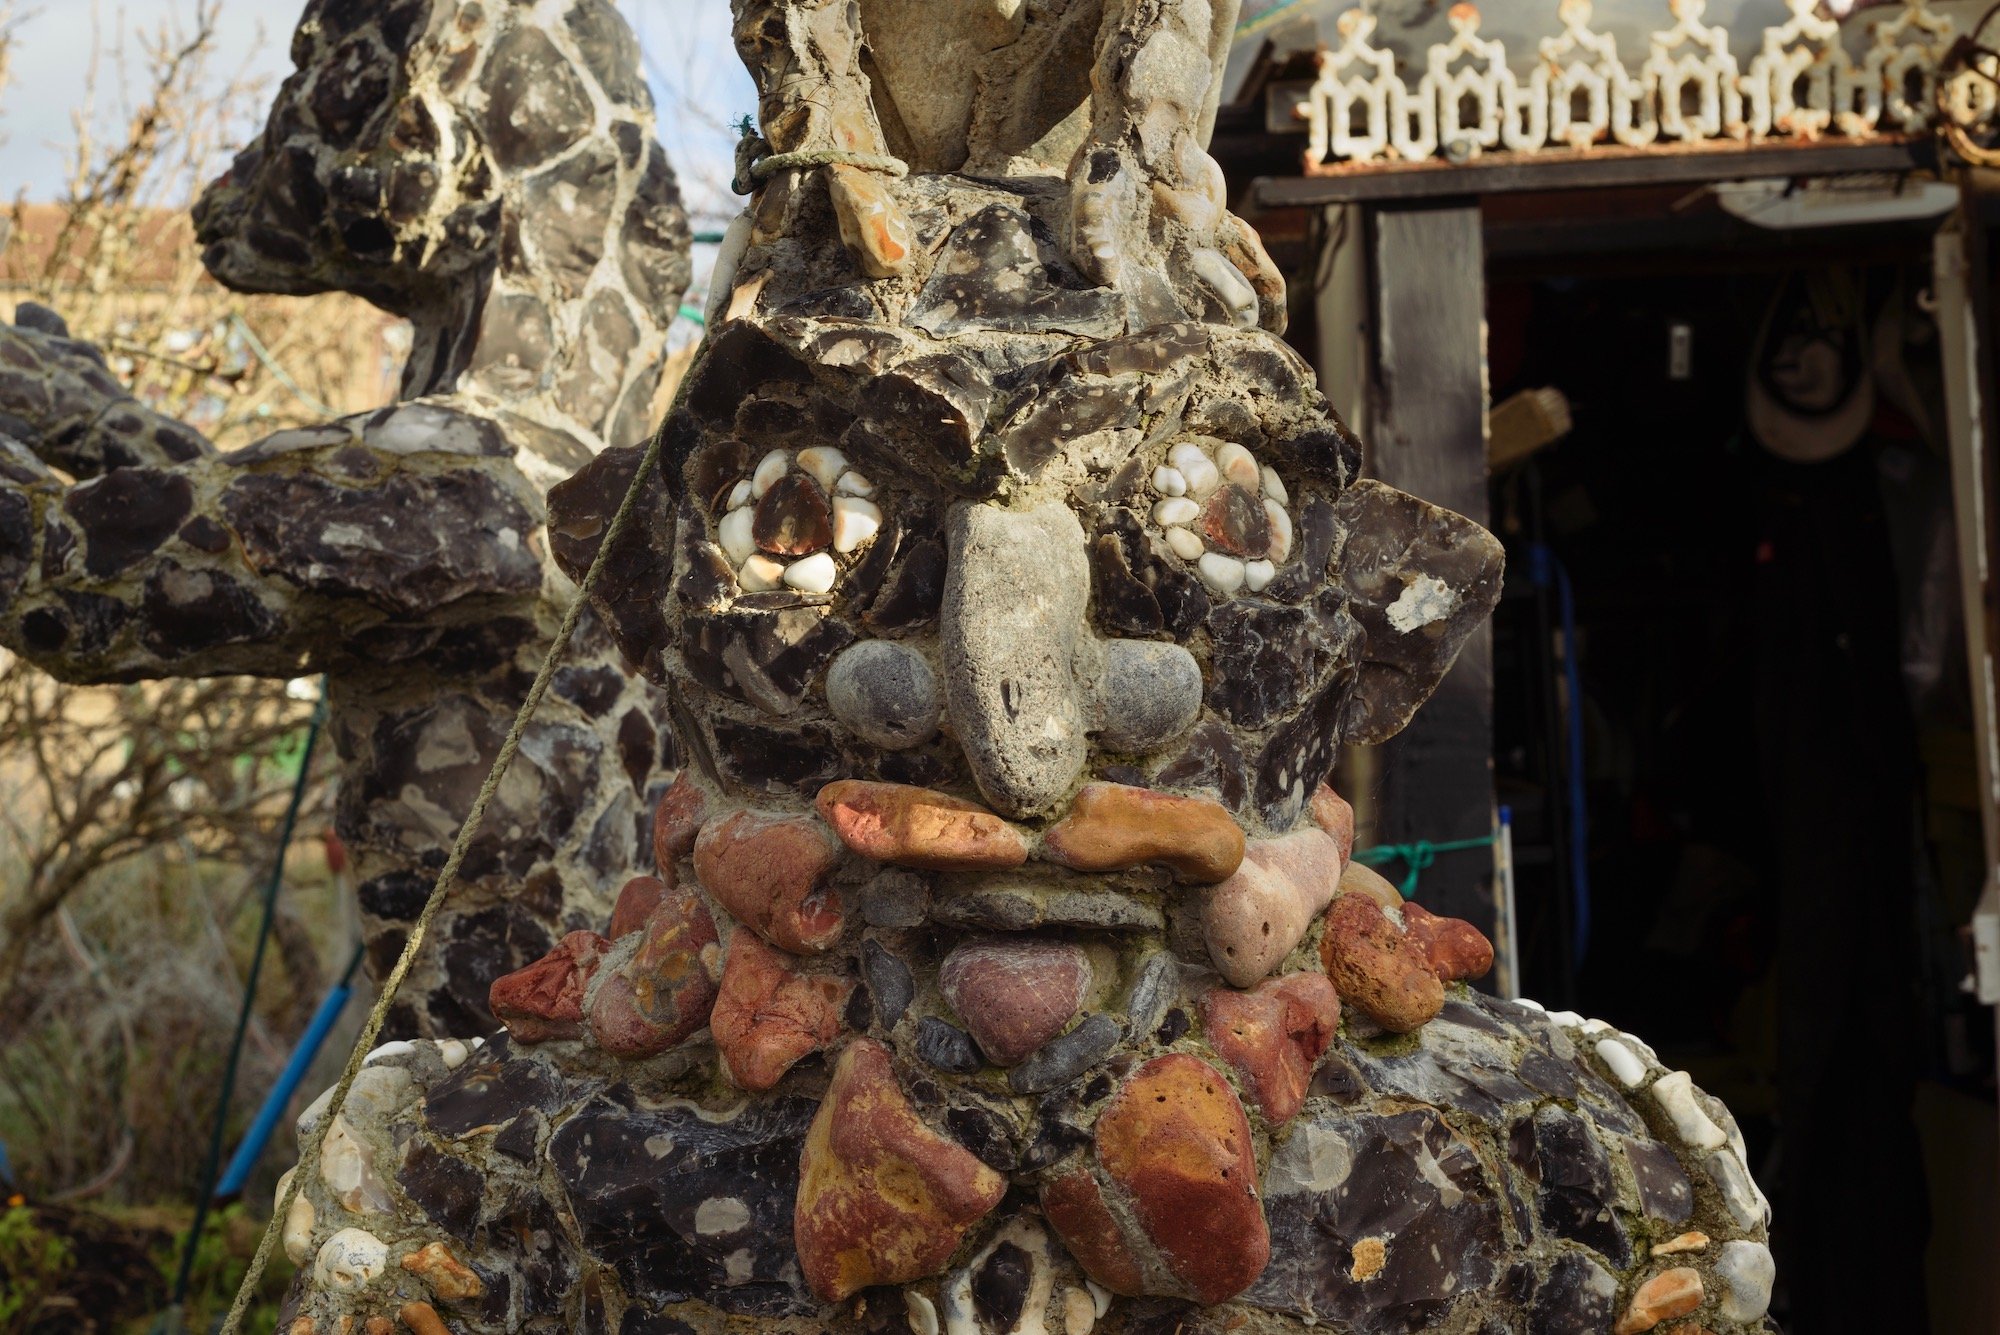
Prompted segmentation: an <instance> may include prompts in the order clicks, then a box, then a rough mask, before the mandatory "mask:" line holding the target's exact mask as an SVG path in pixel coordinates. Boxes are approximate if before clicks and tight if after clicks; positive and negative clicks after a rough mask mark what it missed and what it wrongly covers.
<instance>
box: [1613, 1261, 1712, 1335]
mask: <svg viewBox="0 0 2000 1335" xmlns="http://www.w3.org/2000/svg"><path fill="white" fill-rule="evenodd" d="M1707 1296H1708V1295H1707V1294H1706V1293H1704V1292H1703V1290H1702V1286H1701V1272H1700V1271H1698V1270H1696V1269H1694V1268H1693V1267H1691V1266H1676V1267H1674V1268H1673V1269H1672V1270H1663V1271H1661V1272H1660V1273H1659V1274H1657V1275H1655V1276H1653V1277H1652V1278H1651V1279H1649V1280H1647V1281H1646V1282H1645V1283H1644V1284H1641V1285H1640V1286H1639V1287H1638V1288H1637V1289H1636V1290H1634V1291H1633V1294H1632V1304H1631V1306H1629V1307H1627V1308H1626V1309H1625V1315H1624V1316H1621V1317H1619V1318H1618V1324H1617V1325H1615V1326H1613V1327H1612V1328H1611V1335H1642V1332H1644V1331H1649V1330H1651V1329H1652V1328H1653V1327H1655V1326H1657V1325H1659V1324H1660V1323H1661V1322H1662V1321H1669V1320H1672V1319H1673V1318H1674V1317H1677V1316H1686V1315H1687V1314H1688V1313H1689V1312H1692V1311H1693V1310H1694V1309H1695V1308H1697V1307H1700V1306H1701V1302H1702V1299H1703V1298H1705V1297H1707Z"/></svg>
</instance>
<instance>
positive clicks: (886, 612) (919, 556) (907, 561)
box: [861, 538, 945, 635]
mask: <svg viewBox="0 0 2000 1335" xmlns="http://www.w3.org/2000/svg"><path fill="white" fill-rule="evenodd" d="M944 582H945V553H944V544H943V543H941V542H939V541H938V540H937V539H936V538H918V539H917V540H916V541H915V542H913V543H910V544H909V545H908V546H907V547H906V548H905V554H904V555H903V557H902V559H901V560H899V561H898V562H897V563H896V566H895V569H894V571H893V572H892V573H891V574H890V576H889V579H888V583H887V584H885V585H884V586H883V588H882V592H881V593H880V594H878V595H877V596H876V598H875V600H874V602H873V603H872V604H870V606H869V608H868V610H867V612H865V613H864V614H863V615H862V618H861V620H862V623H863V624H864V625H866V626H867V627H868V628H869V629H870V630H872V631H875V632H876V633H877V634H881V635H903V634H908V633H909V632H911V631H914V630H919V629H921V628H923V627H925V626H928V625H931V624H932V623H933V622H935V621H936V620H937V618H938V609H939V608H940V607H941V606H943V604H944Z"/></svg>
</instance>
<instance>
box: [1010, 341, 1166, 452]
mask: <svg viewBox="0 0 2000 1335" xmlns="http://www.w3.org/2000/svg"><path fill="white" fill-rule="evenodd" d="M1057 367H1058V369H1059V370H1061V369H1063V368H1061V364H1060V363H1057ZM1145 389H1146V386H1145V384H1144V382H1142V381H1123V380H1097V379H1092V378H1087V377H1077V378H1068V377H1062V376H1059V377H1058V378H1057V379H1056V380H1055V381H1054V382H1053V383H1046V384H1038V385H1034V386H1032V387H1031V388H1030V389H1029V390H1028V392H1027V393H1026V394H1025V395H1024V396H1023V397H1022V398H1020V399H1018V400H1017V401H1016V403H1015V404H1014V405H1011V406H1010V410H1009V412H1008V419H1009V420H1008V422H1007V424H1006V425H1005V426H1004V427H1002V428H1000V431H999V433H998V434H999V436H1000V439H1001V440H1002V441H1003V445H1002V449H1003V451H1004V453H1005V456H1006V460H1007V466H1008V467H1009V468H1010V469H1012V470H1013V471H1014V472H1016V473H1019V474H1021V475H1023V476H1027V477H1032V476H1034V475H1035V474H1036V473H1039V472H1040V471H1041V470H1042V468H1043V467H1045V466H1046V465H1047V464H1048V463H1049V461H1050V460H1052V459H1054V458H1055V457H1056V456H1057V455H1058V454H1060V453H1062V452H1063V450H1064V448H1065V447H1066V446H1068V445H1069V443H1070V442H1071V441H1073V440H1075V439H1077V438H1078V437H1080V436H1087V435H1091V434H1092V433H1094V432H1098V431H1107V430H1110V429H1112V428H1114V427H1128V426H1137V425H1139V424H1140V422H1141V421H1142V420H1144V413H1143V410H1142V408H1141V406H1140V404H1139V402H1138V399H1139V396H1140V395H1141V394H1142V393H1144V391H1145Z"/></svg>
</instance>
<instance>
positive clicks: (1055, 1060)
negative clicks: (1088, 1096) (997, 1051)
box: [1007, 1011, 1125, 1094]
mask: <svg viewBox="0 0 2000 1335" xmlns="http://www.w3.org/2000/svg"><path fill="white" fill-rule="evenodd" d="M1124 1033H1125V1030H1124V1026H1122V1025H1120V1024H1119V1023H1118V1021H1117V1020H1116V1019H1114V1018H1112V1017H1111V1016H1109V1015H1106V1014H1104V1013H1103V1012H1101V1011H1100V1012H1098V1013H1097V1014H1095V1015H1091V1016H1088V1017H1086V1018H1085V1019H1084V1022H1083V1023H1082V1024H1080V1025H1078V1026H1077V1027H1076V1028H1074V1029H1072V1030H1070V1031H1069V1032H1068V1033H1067V1034H1061V1035H1059V1036H1057V1037H1055V1038H1052V1039H1050V1040H1049V1041H1048V1042H1046V1043H1044V1044H1042V1046H1041V1047H1040V1048H1038V1049H1036V1050H1035V1052H1034V1053H1033V1054H1032V1055H1030V1056H1029V1058H1028V1059H1027V1060H1026V1061H1024V1062H1022V1063H1021V1064H1020V1065H1019V1066H1016V1067H1015V1068H1014V1069H1013V1070H1011V1071H1009V1072H1007V1085H1008V1088H1010V1089H1012V1090H1013V1091H1014V1092H1015V1093H1016V1094H1046V1093H1048V1092H1049V1091H1050V1090H1052V1089H1055V1088H1056V1087H1058V1086H1060V1085H1066V1084H1068V1083H1069V1082H1070V1081H1072V1080H1074V1079H1076V1078H1077V1077H1078V1076H1080V1075H1082V1074H1083V1073H1084V1072H1085V1071H1087V1070H1089V1069H1090V1068H1091V1067H1093V1066H1095V1065H1097V1063H1099V1062H1101V1061H1103V1060H1104V1059H1105V1058H1106V1057H1107V1056H1109V1055H1110V1054H1111V1049H1112V1048H1114V1047H1116V1046H1118V1040H1119V1039H1120V1038H1122V1037H1123V1036H1124Z"/></svg>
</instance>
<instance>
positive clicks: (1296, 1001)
mask: <svg viewBox="0 0 2000 1335" xmlns="http://www.w3.org/2000/svg"><path fill="white" fill-rule="evenodd" d="M1201 1023H1202V1028H1203V1030H1204V1031H1205V1032H1206V1034H1207V1036H1208V1042H1209V1046H1210V1047H1212V1048H1214V1049H1215V1053H1216V1055H1217V1056H1219V1057H1221V1058H1222V1059H1223V1060H1224V1061H1226V1062H1228V1063H1229V1064H1230V1065H1231V1066H1233V1067H1235V1068H1236V1074H1237V1076H1238V1077H1239V1078H1240V1079H1241V1080H1242V1082H1243V1085H1244V1088H1246V1089H1247V1090H1248V1091H1249V1092H1250V1097H1251V1098H1252V1099H1253V1100H1255V1101H1256V1104H1257V1106H1258V1107H1259V1108H1260V1109H1261V1110H1262V1111H1263V1113H1264V1118H1265V1120H1266V1121H1268V1122H1269V1123H1271V1125H1272V1126H1274V1127H1275V1126H1282V1125H1283V1124H1284V1123H1286V1122H1289V1121H1291V1120H1292V1118H1294V1117H1296V1116H1298V1114H1299V1109H1300V1108H1302V1107H1304V1106H1305V1101H1306V1086H1307V1085H1308V1084H1309V1083H1310V1082H1311V1080H1312V1073H1313V1067H1314V1065H1316V1064H1317V1063H1318V1061H1319V1059H1320V1057H1321V1055H1322V1054H1323V1053H1325V1052H1326V1050H1327V1047H1328V1046H1329V1045H1330V1044H1331V1043H1332V1042H1333V1038H1334V1035H1335V1034H1336V1033H1337V1032H1338V1031H1339V1029H1340V996H1339V994H1338V993H1336V992H1335V991H1334V988H1333V983H1332V982H1331V981H1330V980H1328V978H1327V976H1326V975H1325V974H1323V973H1288V974H1286V975H1285V976H1284V977H1282V978H1267V979H1265V980H1264V981H1263V982H1261V983H1259V984H1257V985H1256V986H1255V987H1253V988H1251V989H1250V990H1249V991H1247V992H1238V991H1236V990H1234V989H1233V988H1227V987H1218V988H1214V989H1213V990H1211V991H1210V992H1209V993H1208V995H1207V996H1205V997H1203V998H1202V1002H1201Z"/></svg>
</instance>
